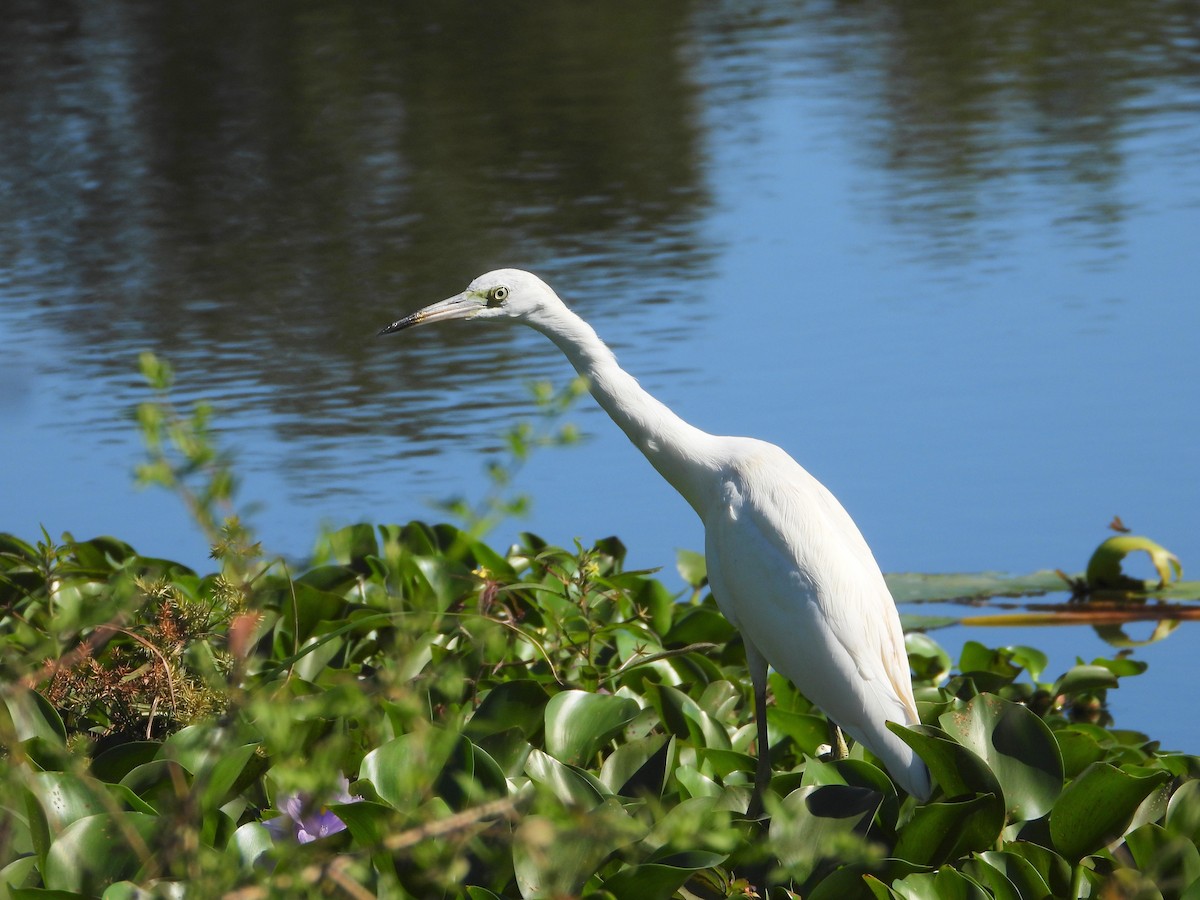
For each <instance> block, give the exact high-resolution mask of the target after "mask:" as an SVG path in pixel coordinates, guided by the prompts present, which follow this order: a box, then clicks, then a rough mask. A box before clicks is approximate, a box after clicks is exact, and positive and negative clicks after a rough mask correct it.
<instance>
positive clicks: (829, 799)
mask: <svg viewBox="0 0 1200 900" xmlns="http://www.w3.org/2000/svg"><path fill="white" fill-rule="evenodd" d="M882 801H883V797H882V796H881V795H880V794H879V793H878V792H877V791H874V790H871V789H870V788H863V787H854V786H850V785H846V784H821V785H814V784H809V785H805V786H804V787H801V788H799V789H798V790H795V791H792V792H791V793H790V794H788V795H787V796H786V797H784V798H783V800H782V801H781V802H780V804H779V806H778V808H777V809H776V810H775V811H774V813H773V814H772V816H771V824H770V828H769V831H768V834H769V836H770V839H771V845H772V846H773V847H774V848H775V850H776V852H777V853H778V854H779V857H780V859H782V860H786V861H787V866H788V871H789V873H791V874H792V875H793V876H794V877H795V878H797V880H799V881H804V880H805V879H807V878H808V877H809V876H810V875H811V874H812V873H813V871H814V870H815V869H816V867H817V866H818V865H819V864H820V863H821V862H822V860H826V859H831V858H834V857H836V855H837V854H838V853H839V852H844V847H845V843H846V841H847V839H849V838H850V836H851V835H854V834H856V833H857V834H861V833H862V832H863V831H864V830H865V828H866V826H867V824H868V823H870V822H871V820H872V819H873V818H874V817H875V813H876V811H878V809H879V806H880V804H881V802H882Z"/></svg>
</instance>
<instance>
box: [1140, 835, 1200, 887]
mask: <svg viewBox="0 0 1200 900" xmlns="http://www.w3.org/2000/svg"><path fill="white" fill-rule="evenodd" d="M1125 846H1126V847H1128V848H1129V852H1130V853H1131V854H1132V855H1133V861H1134V864H1135V865H1136V866H1137V868H1138V869H1139V870H1140V871H1141V872H1142V873H1143V874H1145V875H1146V876H1147V877H1148V878H1150V879H1151V880H1152V881H1153V882H1154V883H1155V884H1158V885H1160V886H1162V887H1163V888H1164V890H1166V888H1167V886H1168V885H1173V886H1177V887H1180V888H1181V887H1185V886H1187V885H1190V884H1192V883H1194V882H1195V881H1197V880H1200V850H1197V849H1196V845H1195V844H1194V843H1192V842H1191V841H1190V840H1188V839H1186V838H1183V837H1179V836H1177V835H1172V834H1171V833H1170V832H1168V831H1167V830H1166V829H1165V828H1162V827H1161V826H1159V825H1155V824H1153V823H1148V824H1145V825H1142V826H1140V827H1138V828H1135V829H1134V830H1133V831H1131V832H1129V834H1127V835H1125ZM1168 893H1177V891H1176V892H1168Z"/></svg>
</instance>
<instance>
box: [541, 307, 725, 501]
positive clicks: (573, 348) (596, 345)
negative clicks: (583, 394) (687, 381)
mask: <svg viewBox="0 0 1200 900" xmlns="http://www.w3.org/2000/svg"><path fill="white" fill-rule="evenodd" d="M530 324H532V325H533V327H534V328H536V329H537V330H538V331H540V332H542V333H543V334H544V335H546V336H547V337H548V338H550V340H552V341H554V343H555V344H556V345H557V346H558V348H559V349H560V350H562V352H563V353H564V354H566V357H567V359H569V360H570V361H571V365H573V366H574V367H575V370H576V371H577V372H579V374H580V375H583V376H584V377H585V378H587V380H588V389H589V390H590V391H591V393H592V396H593V397H595V398H596V402H597V403H599V404H600V406H601V407H602V408H603V409H604V411H605V412H606V413H608V414H609V416H611V417H612V420H613V421H614V422H616V423H617V425H618V426H620V428H621V430H622V431H624V432H625V434H626V435H627V436H628V438H629V440H631V441H632V442H633V444H634V446H636V447H637V448H638V449H639V450H641V451H642V453H643V454H645V456H646V458H647V459H648V460H650V463H651V465H653V466H654V468H655V469H657V470H658V473H659V474H660V475H662V477H663V478H665V479H666V480H667V481H668V482H670V484H671V486H672V487H674V488H675V490H677V491H679V493H680V494H682V495H683V497H684V499H685V500H687V501H688V503H690V504H691V506H692V508H693V509H694V510H696V512H697V514H699V515H700V516H701V518H703V517H704V508H705V507H706V506H707V505H708V503H709V502H710V500H709V498H708V497H707V494H706V492H705V487H706V486H710V485H711V484H712V479H711V478H705V477H704V475H705V474H706V473H709V474H711V472H712V471H713V469H714V468H715V467H716V465H717V462H716V458H715V451H716V447H715V444H716V442H717V439H716V438H714V437H713V436H712V435H710V434H708V433H707V432H704V431H701V430H700V429H699V428H696V427H695V426H693V425H689V424H688V423H687V422H685V421H684V420H683V419H681V418H679V416H677V415H675V413H673V412H671V410H670V409H668V408H667V407H666V406H664V405H663V404H662V403H661V402H659V401H658V400H657V399H655V398H654V397H653V396H651V395H650V394H649V393H648V392H647V391H646V390H645V389H644V388H643V387H642V386H641V385H640V384H638V383H637V380H636V379H635V378H634V377H633V376H632V375H630V374H629V373H628V372H626V371H625V370H624V369H622V368H621V367H620V365H619V364H618V363H617V358H616V356H615V355H613V352H612V350H610V349H609V348H608V346H607V345H606V344H605V343H604V342H603V341H602V340H600V338H599V337H598V336H597V334H596V332H595V330H593V328H592V326H590V325H588V323H587V322H585V321H584V320H583V319H581V318H579V316H577V315H575V314H574V313H573V312H571V311H570V310H569V309H568V308H567V307H565V306H563V307H559V308H556V309H555V310H554V312H553V313H552V314H550V315H543V316H541V317H539V320H538V321H537V322H536V323H530Z"/></svg>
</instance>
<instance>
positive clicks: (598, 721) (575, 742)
mask: <svg viewBox="0 0 1200 900" xmlns="http://www.w3.org/2000/svg"><path fill="white" fill-rule="evenodd" d="M640 709H641V707H639V706H638V705H637V703H635V702H634V701H633V700H629V699H627V698H625V697H618V696H616V695H614V694H590V693H588V692H587V691H563V692H562V693H559V694H555V695H554V696H553V697H551V698H550V702H549V703H548V704H546V749H547V750H548V751H549V752H550V754H551V755H552V756H555V757H557V758H558V759H559V760H561V761H562V762H566V763H570V764H576V763H581V762H583V761H584V760H586V759H589V758H590V757H591V756H593V755H594V754H595V753H596V751H597V750H598V749H599V748H600V745H601V744H602V743H603V742H604V741H606V740H608V739H609V738H611V737H612V736H613V735H614V734H616V733H617V732H618V731H620V730H621V728H622V727H623V726H624V725H625V724H626V723H627V722H630V721H631V720H632V719H633V718H634V716H636V715H637V714H638V712H639V711H640Z"/></svg>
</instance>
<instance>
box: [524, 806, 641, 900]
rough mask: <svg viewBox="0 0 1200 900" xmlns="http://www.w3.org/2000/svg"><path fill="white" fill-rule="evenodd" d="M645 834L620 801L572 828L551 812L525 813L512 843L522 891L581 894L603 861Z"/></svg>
mask: <svg viewBox="0 0 1200 900" xmlns="http://www.w3.org/2000/svg"><path fill="white" fill-rule="evenodd" d="M644 833H645V827H644V826H643V825H641V824H639V823H638V822H636V821H635V820H634V819H633V818H632V817H631V816H630V815H629V814H628V813H627V812H625V810H624V809H622V808H621V805H620V804H619V803H618V802H617V801H616V800H609V801H607V802H605V803H604V804H602V805H600V806H597V807H596V808H594V809H592V810H591V812H590V813H589V814H588V816H587V817H586V818H584V819H581V820H578V821H577V822H575V823H573V824H571V825H569V826H567V827H563V822H562V821H561V820H556V819H552V818H550V817H548V816H542V815H529V816H525V817H524V818H523V819H521V821H520V823H518V825H517V827H516V830H515V831H514V833H513V842H512V858H513V871H514V874H515V875H516V882H517V889H518V890H519V891H520V892H521V896H522V897H530V898H532V897H557V896H576V895H578V894H579V889H580V888H581V887H582V886H583V883H584V882H585V881H587V879H588V878H589V877H591V876H592V874H593V873H594V872H595V871H596V870H597V869H598V868H599V866H600V863H601V862H603V861H604V860H605V859H606V858H608V856H609V855H611V854H612V853H613V851H615V850H617V849H618V848H619V847H622V846H625V845H627V844H629V843H632V842H633V841H635V840H637V839H638V838H639V837H641V836H642V834H644Z"/></svg>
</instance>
